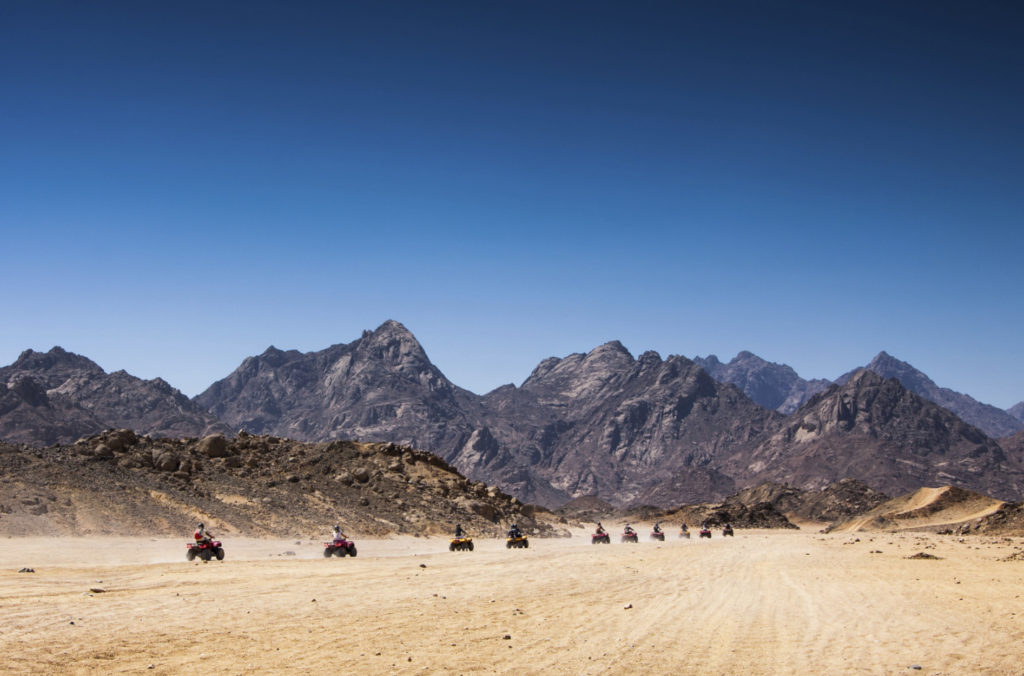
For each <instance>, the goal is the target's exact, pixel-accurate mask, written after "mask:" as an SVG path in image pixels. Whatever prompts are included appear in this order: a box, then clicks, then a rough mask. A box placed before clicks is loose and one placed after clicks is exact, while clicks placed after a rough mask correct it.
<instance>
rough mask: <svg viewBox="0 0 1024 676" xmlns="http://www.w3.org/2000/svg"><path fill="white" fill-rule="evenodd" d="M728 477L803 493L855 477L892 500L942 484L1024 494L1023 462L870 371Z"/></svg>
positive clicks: (736, 463)
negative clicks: (790, 487)
mask: <svg viewBox="0 0 1024 676" xmlns="http://www.w3.org/2000/svg"><path fill="white" fill-rule="evenodd" d="M725 471H727V473H730V474H732V475H734V476H736V477H737V479H738V480H742V479H747V480H750V481H753V480H755V479H757V480H762V481H763V480H765V479H768V480H773V481H778V482H783V483H787V484H790V485H793V486H797V487H801V488H819V487H823V486H824V485H825V484H827V483H829V482H831V481H835V480H838V479H841V478H847V477H849V478H855V479H859V480H861V481H863V482H865V483H866V484H868V485H870V486H871V487H873V488H875V489H876V490H881V491H883V492H886V493H889V494H890V495H895V494H900V493H905V492H907V491H910V490H914V489H916V488H918V487H920V486H926V485H936V484H955V485H957V486H961V487H964V488H969V489H971V490H976V491H979V492H982V493H985V494H988V495H993V496H995V497H998V498H1001V499H1013V498H1014V497H1017V496H1020V495H1021V494H1022V491H1024V467H1022V464H1021V459H1020V457H1016V456H1014V457H1010V456H1009V455H1008V454H1007V453H1006V452H1005V451H1004V450H1003V448H1001V447H1000V445H999V444H998V443H997V442H996V441H995V440H993V439H990V438H989V437H987V436H985V434H984V433H983V432H982V431H981V430H979V429H977V428H976V427H973V426H971V425H968V424H966V423H965V422H963V421H962V420H960V419H959V418H958V417H957V416H955V415H954V414H952V413H951V412H949V411H948V410H947V409H945V408H943V407H940V406H938V405H936V404H933V403H932V402H930V401H928V400H926V399H924V398H923V397H920V396H918V395H917V394H915V393H913V392H911V391H910V390H908V389H907V388H906V387H904V386H903V385H902V384H901V383H900V381H899V380H897V379H895V378H889V379H884V378H882V377H881V376H879V375H877V374H875V373H874V372H872V371H868V370H866V369H865V370H861V371H858V372H857V373H856V374H854V375H853V377H852V378H849V379H848V380H847V381H846V383H845V384H844V385H841V386H840V385H834V386H832V387H831V388H829V389H828V390H826V391H825V392H821V393H819V394H817V395H815V396H814V397H813V398H812V399H811V400H810V401H808V402H807V403H806V404H804V406H802V407H801V408H800V410H798V411H797V412H796V413H794V414H793V415H792V416H790V417H789V418H787V419H786V420H785V422H784V423H783V424H782V425H781V427H780V429H779V430H778V431H777V432H775V433H774V434H773V435H772V436H771V438H769V439H768V440H767V441H765V442H763V443H762V444H761V445H760V446H758V448H757V449H755V451H754V452H753V453H752V454H749V455H748V454H742V453H741V454H738V455H737V456H736V457H734V458H732V459H731V460H730V463H729V464H727V466H726V470H725Z"/></svg>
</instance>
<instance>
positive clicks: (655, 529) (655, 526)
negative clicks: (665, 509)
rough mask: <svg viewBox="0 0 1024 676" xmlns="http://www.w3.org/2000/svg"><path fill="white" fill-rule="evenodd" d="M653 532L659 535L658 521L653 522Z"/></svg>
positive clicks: (659, 525) (659, 526) (659, 524)
mask: <svg viewBox="0 0 1024 676" xmlns="http://www.w3.org/2000/svg"><path fill="white" fill-rule="evenodd" d="M654 532H655V533H660V532H661V522H660V521H655V522H654Z"/></svg>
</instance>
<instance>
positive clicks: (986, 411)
mask: <svg viewBox="0 0 1024 676" xmlns="http://www.w3.org/2000/svg"><path fill="white" fill-rule="evenodd" d="M864 368H865V369H867V370H868V371H871V372H872V373H876V374H878V375H880V376H882V377H883V378H896V379H897V380H899V381H900V383H902V384H903V387H905V388H907V389H908V390H910V391H911V392H913V393H915V394H917V395H920V396H922V397H924V398H925V399H927V400H928V401H931V402H933V403H935V404H938V405H939V406H942V407H943V408H945V409H947V410H949V411H952V412H953V413H955V414H956V415H957V416H958V417H960V419H962V420H963V421H964V422H966V423H968V424H970V425H974V426H975V427H977V428H978V429H980V430H981V431H983V432H984V433H985V434H987V435H988V436H990V437H992V438H995V439H998V438H1000V437H1005V436H1009V435H1011V434H1013V433H1015V432H1019V431H1021V430H1024V421H1022V420H1019V419H1018V418H1016V417H1014V416H1013V415H1011V414H1010V413H1008V412H1007V411H1003V410H1002V409H999V408H997V407H995V406H990V405H989V404H982V403H981V402H979V401H977V400H975V399H974V398H973V397H971V396H969V395H966V394H961V393H960V392H955V391H953V390H950V389H948V388H945V387H939V386H938V385H936V384H935V382H934V381H932V379H931V378H929V377H928V376H926V375H925V374H924V373H922V372H921V371H918V370H917V369H916V368H914V367H913V366H911V365H910V364H908V363H907V362H905V361H900V360H899V359H896V358H895V357H893V356H891V355H889V354H887V353H885V352H879V353H878V354H877V355H876V356H875V358H874V359H872V360H871V363H870V364H868V365H867V366H865V367H864ZM856 372H857V370H854V371H850V372H849V373H846V374H844V375H842V376H840V377H839V378H837V379H836V383H838V384H840V385H842V384H844V383H846V382H847V381H848V380H849V379H850V378H851V377H853V375H854V374H855V373H856Z"/></svg>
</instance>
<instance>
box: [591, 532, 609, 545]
mask: <svg viewBox="0 0 1024 676" xmlns="http://www.w3.org/2000/svg"><path fill="white" fill-rule="evenodd" d="M598 542H600V543H601V544H605V545H609V544H611V542H612V536H611V535H608V533H594V534H593V535H591V536H590V544H592V545H596V544H597V543H598Z"/></svg>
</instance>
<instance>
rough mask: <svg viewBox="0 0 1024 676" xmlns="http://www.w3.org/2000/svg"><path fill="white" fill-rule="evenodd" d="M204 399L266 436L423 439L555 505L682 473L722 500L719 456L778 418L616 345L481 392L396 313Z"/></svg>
mask: <svg viewBox="0 0 1024 676" xmlns="http://www.w3.org/2000/svg"><path fill="white" fill-rule="evenodd" d="M196 401H197V402H198V403H199V404H201V405H204V406H206V407H208V408H209V409H210V410H211V411H212V412H213V413H215V414H216V415H218V416H220V417H221V418H222V419H224V420H225V421H226V422H228V423H229V424H230V425H232V426H233V427H238V428H244V429H246V430H249V431H252V432H254V433H270V434H275V435H280V436H287V437H291V438H297V439H301V440H305V441H324V440H330V439H337V438H353V439H361V440H379V439H388V440H393V441H396V442H398V443H403V444H408V445H412V446H416V447H418V448H424V449H427V450H430V451H432V452H435V453H437V454H438V455H440V456H442V457H443V458H444V459H445V460H447V461H449V462H452V463H453V464H455V465H456V466H457V467H459V468H460V470H461V471H464V472H466V473H467V474H468V475H470V476H473V477H474V478H477V479H482V480H485V481H488V482H491V483H498V484H500V485H501V486H503V487H504V488H505V489H506V490H509V491H513V492H515V493H516V494H517V495H519V496H520V497H521V498H523V499H524V500H527V501H531V502H540V503H543V504H559V503H561V502H564V501H566V500H568V499H569V498H570V497H572V496H573V495H577V494H580V493H581V492H593V491H595V490H600V491H602V492H604V493H605V494H606V495H608V496H609V498H610V499H613V500H615V501H616V502H618V503H620V504H621V503H623V502H628V501H632V500H635V499H641V498H642V497H643V496H644V491H645V490H647V488H648V487H649V486H650V485H652V484H654V483H657V482H659V481H665V480H670V479H671V480H673V481H674V485H675V486H676V489H677V490H679V491H691V492H694V493H695V494H696V495H698V496H699V497H723V496H724V495H726V494H728V493H729V492H731V491H732V489H733V488H734V486H733V483H732V481H731V480H730V479H729V478H728V477H726V476H724V475H722V474H721V473H720V472H717V471H716V470H715V469H714V467H713V465H714V458H715V457H717V456H718V455H721V454H722V453H723V452H724V449H725V448H726V447H731V446H732V445H734V444H748V443H750V442H751V440H752V439H754V438H755V437H756V436H757V435H758V434H759V433H760V432H761V430H762V429H763V428H764V426H765V424H767V422H768V421H770V420H773V419H774V416H777V414H773V413H771V412H768V411H765V410H764V409H762V408H761V407H758V406H757V405H755V404H754V403H753V402H751V401H750V400H749V399H747V398H746V397H745V396H744V395H743V394H742V393H741V392H739V391H738V390H737V389H736V388H734V387H733V386H731V385H721V384H720V383H717V382H715V381H714V380H713V379H712V378H711V377H710V376H708V375H707V374H706V373H705V372H704V371H703V370H702V369H700V368H699V367H697V366H696V365H695V364H693V362H690V361H689V360H687V359H685V358H683V357H670V358H669V359H668V360H665V361H662V359H661V358H660V357H659V356H658V355H657V354H656V353H653V352H649V353H645V354H644V355H642V356H641V357H640V359H634V358H633V356H632V355H630V353H629V352H628V351H627V350H626V349H625V348H624V347H623V346H622V345H621V344H620V343H617V342H612V343H607V344H605V345H602V346H599V347H598V348H595V349H594V350H592V351H591V352H590V353H587V354H574V355H569V356H568V357H565V358H563V359H557V358H552V359H548V360H545V361H544V362H542V363H541V364H540V365H539V366H538V367H537V368H536V369H535V370H534V372H533V373H532V374H531V375H530V377H529V378H527V380H526V381H525V382H524V383H523V385H522V386H521V387H519V388H517V387H515V386H513V385H508V386H505V387H502V388H498V389H497V390H495V391H493V392H490V393H488V394H487V395H484V396H478V395H475V394H473V393H471V392H468V391H466V390H463V389H461V388H458V387H456V386H454V385H453V384H452V383H451V382H449V381H448V380H447V379H446V378H445V377H444V375H443V374H442V373H441V372H440V371H439V370H438V369H437V368H436V367H435V366H434V365H433V364H432V363H431V362H430V360H429V359H428V358H427V356H426V353H425V352H424V351H423V348H422V347H421V346H420V345H419V343H418V342H417V341H416V339H415V338H414V337H413V335H412V334H411V333H410V332H409V331H408V329H406V328H405V327H404V326H402V325H401V324H399V323H398V322H395V321H388V322H385V323H384V324H382V325H381V326H380V327H379V328H378V329H376V330H375V331H372V332H365V333H364V334H363V336H362V337H361V338H359V339H358V340H356V341H353V342H352V343H349V344H340V345H335V346H332V347H330V348H327V349H326V350H322V351H319V352H310V353H305V354H303V353H298V352H294V351H292V352H282V351H280V350H276V349H273V348H272V349H270V350H268V351H267V352H265V353H264V354H263V355H260V356H259V357H251V358H248V359H246V360H245V361H244V362H243V363H242V364H241V365H240V366H239V368H238V369H236V370H235V372H233V373H232V374H231V375H230V376H228V377H227V378H225V379H224V380H222V381H218V382H217V383H214V384H213V385H212V386H211V387H210V388H209V389H208V390H207V391H205V392H203V393H202V394H200V395H199V396H198V397H197V398H196ZM684 420H686V424H683V421H684ZM684 470H685V471H684Z"/></svg>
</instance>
